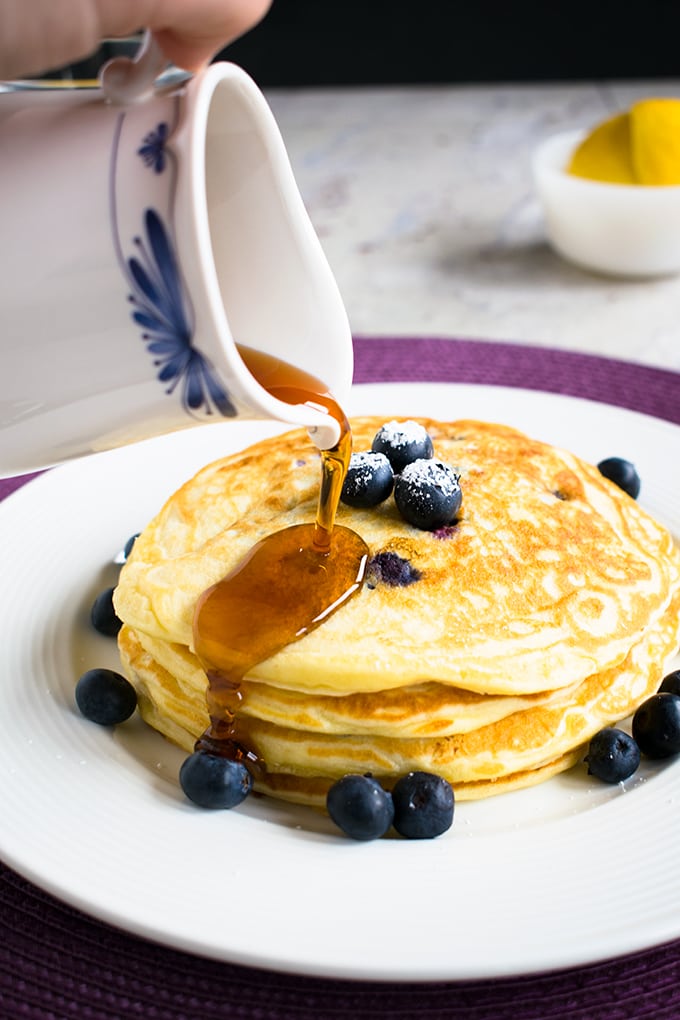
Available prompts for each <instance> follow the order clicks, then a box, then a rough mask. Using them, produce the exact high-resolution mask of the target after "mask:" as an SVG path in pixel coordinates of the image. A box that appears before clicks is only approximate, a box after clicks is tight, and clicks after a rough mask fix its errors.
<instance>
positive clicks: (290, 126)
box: [267, 80, 680, 371]
mask: <svg viewBox="0 0 680 1020" xmlns="http://www.w3.org/2000/svg"><path fill="white" fill-rule="evenodd" d="M643 95H678V96H680V80H677V81H664V82H655V83H653V84H648V83H634V84H633V83H607V82H600V83H593V84H587V83H583V84H576V85H575V84H568V85H567V84H565V85H562V84H552V85H551V84H544V85H486V86H477V85H475V86H441V87H429V86H423V87H415V88H413V87H409V88H402V87H393V88H387V87H385V88H366V89H364V88H357V89H327V90H290V91H288V90H271V91H268V92H267V98H268V100H269V102H270V104H271V106H272V109H273V111H274V114H275V116H276V118H277V120H278V122H279V126H280V128H281V132H282V134H283V137H284V141H285V143H286V146H287V148H288V152H289V155H290V158H291V162H292V165H293V169H294V171H295V175H296V177H297V181H298V185H299V187H300V190H301V192H302V196H303V198H304V200H305V203H306V205H307V208H308V211H309V214H310V216H311V219H312V222H313V224H314V226H315V228H316V231H317V233H318V235H319V238H320V239H321V242H322V244H323V246H324V250H325V252H326V255H327V257H328V259H329V261H330V264H331V266H332V268H333V271H334V273H335V275H336V278H337V281H338V284H339V286H340V289H341V292H342V294H343V297H344V300H345V304H346V307H347V311H348V314H349V317H350V321H351V324H352V329H353V332H354V333H355V334H360V335H377V334H382V335H391V336H414V335H427V336H457V337H469V338H481V339H487V340H510V341H518V342H522V343H529V344H531V343H535V344H541V345H545V346H552V347H557V348H563V349H570V350H579V351H583V352H590V353H597V354H603V355H608V356H611V357H618V358H624V359H627V360H630V361H637V362H642V363H645V364H649V365H655V366H657V367H661V368H667V369H674V370H676V371H680V276H677V277H667V278H664V279H655V280H645V281H642V280H633V281H631V280H622V279H609V278H605V277H602V276H597V275H595V274H589V273H587V272H585V271H583V270H581V269H578V268H576V267H575V266H572V265H570V264H568V263H566V262H564V261H563V260H562V259H561V258H560V257H559V256H558V255H556V254H555V253H554V252H553V251H552V249H551V248H550V247H549V245H548V243H547V241H546V235H545V228H544V224H543V220H542V215H541V211H540V209H539V206H538V202H537V199H536V196H535V193H534V190H533V184H532V178H531V170H530V161H531V153H532V150H533V149H534V147H535V146H536V145H537V144H538V143H539V142H540V141H542V140H543V139H545V138H547V137H548V136H549V135H551V134H553V133H555V132H559V131H565V130H571V129H574V128H581V127H584V128H585V127H589V126H591V125H592V124H594V123H596V122H597V121H599V120H601V119H603V118H604V117H606V116H607V115H609V114H610V113H612V112H615V111H616V110H618V109H623V108H626V107H627V106H628V105H630V103H631V102H633V101H634V100H635V99H636V98H638V97H640V96H643Z"/></svg>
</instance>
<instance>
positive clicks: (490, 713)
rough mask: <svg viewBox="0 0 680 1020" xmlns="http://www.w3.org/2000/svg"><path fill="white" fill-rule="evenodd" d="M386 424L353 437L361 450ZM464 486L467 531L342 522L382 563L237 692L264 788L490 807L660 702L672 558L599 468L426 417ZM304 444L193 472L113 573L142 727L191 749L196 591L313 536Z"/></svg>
mask: <svg viewBox="0 0 680 1020" xmlns="http://www.w3.org/2000/svg"><path fill="white" fill-rule="evenodd" d="M383 421H384V419H382V418H380V419H378V418H375V417H373V418H360V419H356V420H354V421H353V422H352V431H353V436H354V448H355V450H361V449H368V448H370V444H371V440H372V438H373V436H374V434H375V433H376V432H377V430H378V429H379V428H380V426H381V425H382V424H383ZM420 421H421V423H422V424H423V425H424V426H425V427H426V428H427V430H428V432H429V433H430V435H431V436H432V438H433V441H434V446H435V456H436V457H437V459H439V460H442V461H444V462H446V463H448V464H450V465H452V466H453V467H455V468H456V469H457V470H458V471H459V472H460V475H461V488H462V491H463V505H462V509H461V512H460V514H459V516H458V519H457V520H456V522H455V523H454V524H453V525H451V526H448V527H445V528H442V529H439V530H438V531H435V532H427V531H421V530H419V529H417V528H414V527H412V526H411V525H409V524H407V523H406V522H405V521H404V520H403V519H402V518H401V517H400V515H399V513H398V511H397V510H396V507H395V504H394V501H393V500H392V499H391V498H390V499H388V500H387V501H385V503H383V504H381V505H380V506H379V507H376V508H373V509H370V510H356V509H351V508H349V507H345V506H341V508H340V511H339V513H338V523H340V524H344V525H345V526H347V527H350V528H352V529H354V530H355V531H356V532H358V533H359V534H360V535H361V536H362V538H363V539H364V540H365V542H366V543H367V544H368V546H369V549H370V556H371V559H370V562H369V567H368V573H367V581H366V583H365V584H364V586H363V588H362V589H361V591H360V592H359V593H358V594H357V595H356V596H355V597H354V598H353V599H352V600H350V601H349V602H348V603H347V604H346V605H344V606H343V607H342V609H341V610H339V611H338V612H336V613H335V614H334V615H333V616H331V617H330V618H329V619H328V620H326V621H325V622H324V623H323V625H322V626H320V627H318V628H317V629H316V630H314V631H312V632H311V633H308V634H306V635H305V636H304V637H303V638H301V639H300V640H299V641H297V642H295V643H294V644H292V645H289V646H288V647H286V648H285V649H283V650H282V651H281V652H278V653H277V654H276V655H274V656H272V657H271V658H270V659H268V660H266V661H265V662H263V663H260V664H258V665H257V666H256V667H255V668H254V669H253V670H252V672H251V673H250V674H249V675H248V677H247V678H246V681H245V682H244V687H243V689H244V694H245V705H244V708H243V710H242V711H243V715H244V719H245V720H246V722H247V731H248V733H249V738H250V739H251V740H252V742H253V744H254V745H255V746H256V748H257V750H258V751H259V753H260V754H261V755H262V757H263V758H264V759H265V761H266V763H267V766H268V769H269V771H268V774H267V777H266V779H265V780H262V782H261V788H262V789H266V790H268V791H269V792H272V793H275V795H277V796H283V797H286V798H288V799H294V800H302V801H304V802H313V801H314V800H318V798H319V796H320V795H321V794H320V791H323V790H324V789H325V788H326V787H327V785H328V783H329V782H330V781H332V779H333V778H338V777H339V776H340V775H342V774H344V773H346V772H348V771H371V772H373V773H374V774H375V775H376V776H379V777H382V778H384V780H385V782H387V783H389V781H390V777H392V778H394V777H395V776H397V775H399V774H402V773H403V772H407V771H409V770H411V769H414V768H418V769H421V768H422V769H425V770H427V771H435V772H438V773H439V774H441V775H443V776H444V777H445V778H447V779H449V780H450V781H451V782H452V783H453V784H454V786H455V788H456V790H457V792H458V793H459V795H461V796H483V795H485V794H487V793H489V792H496V791H498V790H501V789H508V788H515V787H518V786H520V785H527V784H528V783H530V782H534V781H538V780H539V779H540V778H543V777H545V776H546V775H548V774H553V773H554V772H555V771H558V770H559V769H561V768H565V767H568V765H569V764H571V763H572V762H573V760H574V759H575V756H576V757H577V756H578V754H579V753H580V749H581V746H582V745H583V743H584V742H586V741H587V740H588V739H589V738H590V736H591V735H592V734H593V733H594V732H595V731H596V730H597V729H598V728H599V727H600V726H601V725H604V724H605V723H606V722H611V721H615V720H617V719H621V718H623V717H625V716H626V715H628V714H629V713H630V712H631V711H632V710H633V709H634V708H635V707H636V706H637V704H639V703H640V701H641V700H644V697H646V696H647V694H649V693H652V692H653V690H655V689H656V687H657V686H658V683H659V680H660V679H661V676H662V675H663V669H664V668H665V665H666V664H667V663H668V661H669V659H670V657H671V655H672V654H673V652H674V651H675V649H676V648H677V644H678V640H679V638H678V615H679V611H678V598H679V597H680V596H678V592H679V591H680V554H679V553H678V550H677V548H676V547H675V545H674V543H673V539H672V537H671V536H670V535H669V534H668V532H667V531H666V530H665V529H664V528H662V527H661V526H660V525H659V524H658V523H656V522H655V521H654V520H653V519H652V518H651V517H650V516H649V515H648V514H646V513H645V512H644V510H643V509H642V508H641V507H640V506H639V505H638V504H637V503H636V502H635V501H634V500H632V499H630V498H629V497H628V496H626V495H625V494H624V493H623V492H622V491H621V490H620V489H618V488H617V487H616V486H614V485H613V484H612V483H611V482H609V481H608V480H607V479H605V478H603V477H602V476H601V475H600V473H599V471H598V470H597V469H596V468H595V467H593V466H591V465H589V464H586V463H584V462H583V461H581V460H579V459H578V458H576V457H574V456H573V455H572V454H569V453H567V452H565V451H562V450H558V449H555V448H554V447H551V446H549V445H547V444H543V443H540V442H538V441H535V440H532V439H529V438H527V437H526V436H524V435H522V434H521V433H519V432H517V431H515V430H513V429H510V428H507V427H504V426H501V425H493V424H485V423H480V422H473V421H460V422H453V423H448V424H447V423H440V422H434V421H431V420H427V419H420ZM319 478H320V465H319V456H318V454H317V453H316V451H315V450H313V449H312V448H311V444H310V441H309V439H308V437H307V436H306V434H305V433H303V432H302V431H295V432H289V433H286V434H285V435H283V436H280V437H276V438H274V439H269V440H265V441H264V442H262V443H258V444H256V445H255V446H253V447H250V448H249V449H248V450H245V451H243V452H241V453H238V454H235V455H233V456H230V457H227V458H224V459H223V460H221V461H218V462H216V463H214V464H211V465H209V466H207V467H206V468H204V469H203V470H202V471H200V472H199V473H198V474H197V475H196V476H195V477H194V478H193V479H191V480H190V481H189V482H187V483H186V485H184V486H183V487H182V488H181V489H180V490H179V491H178V492H177V493H175V494H174V495H173V496H172V497H171V498H170V499H169V500H168V502H167V503H166V505H165V506H164V507H163V508H162V509H161V510H160V512H159V513H158V515H157V516H156V517H155V518H154V520H153V521H152V522H151V523H150V524H149V525H148V526H147V527H146V528H145V529H144V532H143V533H142V535H141V536H140V537H139V538H138V539H137V541H136V543H135V546H134V549H133V552H132V555H131V557H130V559H129V561H128V563H127V564H126V565H125V567H124V568H123V570H122V572H121V578H120V583H119V586H118V588H117V591H116V610H117V612H118V615H119V616H120V617H121V619H122V620H123V621H124V623H125V627H124V628H123V630H122V632H121V635H120V646H121V656H122V660H123V663H124V665H125V667H126V670H127V672H128V674H129V675H130V677H131V679H132V680H133V681H134V682H135V683H136V684H137V685H138V689H139V691H140V707H141V710H142V714H143V715H144V716H145V718H147V720H148V721H149V722H150V723H151V725H153V726H155V727H156V728H158V729H159V730H160V731H161V732H163V733H165V734H166V735H167V736H169V737H170V738H171V739H173V740H175V741H176V742H177V743H179V744H180V745H182V746H184V747H186V748H187V749H190V748H191V747H192V746H193V741H194V740H195V738H196V737H197V736H199V735H200V733H201V732H202V731H203V729H204V728H205V726H206V724H207V713H206V709H205V688H206V683H207V681H206V677H205V674H204V672H203V670H202V668H201V665H200V663H199V662H198V660H197V659H196V657H195V655H194V653H193V635H192V618H193V613H194V608H195V605H196V602H197V599H198V597H199V596H200V594H201V593H202V592H203V591H204V590H205V589H207V588H208V587H210V586H211V585H212V584H214V583H215V582H217V581H218V580H220V579H221V578H222V577H224V576H225V575H226V574H227V573H228V572H229V571H230V570H231V569H232V568H233V567H234V566H235V565H236V564H237V563H238V562H239V561H240V560H241V559H242V557H243V556H244V555H245V554H246V553H248V551H249V550H250V549H251V548H252V546H253V545H254V544H255V543H256V542H257V541H259V540H260V539H261V538H263V537H264V536H266V535H267V534H270V533H271V532H273V531H275V530H278V529H280V528H283V527H287V526H289V525H293V524H299V523H305V522H311V521H313V519H314V515H315V510H316V502H317V498H318V487H319Z"/></svg>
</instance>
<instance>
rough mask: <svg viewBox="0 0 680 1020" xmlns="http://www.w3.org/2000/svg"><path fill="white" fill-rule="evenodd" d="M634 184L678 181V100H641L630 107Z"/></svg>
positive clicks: (679, 151)
mask: <svg viewBox="0 0 680 1020" xmlns="http://www.w3.org/2000/svg"><path fill="white" fill-rule="evenodd" d="M630 143H631V158H632V162H633V172H634V174H635V180H636V181H637V183H638V184H652V185H664V184H666V185H668V184H680V99H643V100H641V101H640V102H638V103H635V105H634V106H632V107H631V110H630Z"/></svg>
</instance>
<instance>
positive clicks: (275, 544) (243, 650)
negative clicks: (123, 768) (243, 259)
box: [193, 346, 368, 776]
mask: <svg viewBox="0 0 680 1020" xmlns="http://www.w3.org/2000/svg"><path fill="white" fill-rule="evenodd" d="M238 349H239V353H240V355H241V357H242V359H243V361H244V362H245V364H246V367H247V368H248V370H249V371H250V372H251V374H252V375H253V376H255V378H256V379H257V381H258V382H259V383H260V385H261V386H263V387H264V389H266V390H267V391H268V392H269V393H270V394H271V395H272V396H274V397H276V398H277V399H278V400H281V401H283V402H284V403H288V404H311V405H313V406H315V407H317V408H321V409H323V410H325V411H326V412H327V413H328V414H330V415H332V416H333V417H334V418H335V420H336V421H337V422H338V425H339V426H340V439H339V441H338V443H337V445H336V446H335V447H333V448H332V449H331V450H324V451H322V453H321V486H320V491H319V500H318V505H317V512H316V520H315V521H314V523H309V524H298V525H293V526H292V527H288V528H284V529H282V530H281V531H275V532H273V533H272V534H271V535H267V536H266V537H265V538H264V539H262V540H261V541H260V542H258V543H257V544H256V545H255V546H253V548H252V549H251V550H250V552H249V553H248V554H247V556H245V557H244V559H243V560H241V562H240V563H239V564H238V565H237V566H236V567H235V568H234V570H232V571H231V572H230V573H229V574H227V576H226V577H224V578H223V579H222V580H221V581H218V582H217V584H215V585H213V586H212V587H211V588H208V589H207V591H205V592H204V593H203V594H202V595H201V596H200V598H199V600H198V603H197V605H196V610H195V613H194V625H193V626H194V647H195V649H196V654H197V656H198V658H199V659H200V661H201V664H202V666H203V668H204V669H205V672H206V674H207V677H208V692H207V700H208V713H209V716H210V725H209V727H208V729H207V730H206V732H205V733H204V734H203V736H202V737H200V739H199V740H198V742H197V744H196V749H197V750H204V751H210V752H211V753H213V754H221V755H223V756H225V757H229V758H235V759H237V760H239V761H243V762H244V764H246V765H247V767H248V768H249V769H250V771H251V772H252V773H253V775H254V776H256V775H257V774H258V772H262V771H263V770H264V768H265V766H264V762H263V761H262V760H261V759H260V757H259V755H258V754H257V750H256V748H254V747H253V746H252V741H251V740H250V738H249V734H248V722H247V717H246V716H245V715H244V714H242V713H240V712H239V708H240V707H241V705H242V701H243V692H242V689H241V685H242V681H243V678H244V677H245V676H246V675H247V674H248V673H249V671H250V670H252V669H253V667H254V666H256V665H257V664H258V663H259V662H263V661H264V660H265V659H268V658H269V657H270V656H271V655H274V653H275V652H278V651H280V650H281V649H282V648H285V647H286V645H289V644H292V642H294V641H297V640H298V639H299V638H301V637H302V636H303V635H304V634H306V633H308V632H309V631H310V630H313V629H314V628H315V627H317V626H319V624H320V623H322V622H323V621H324V620H325V619H327V618H328V617H329V616H330V615H331V614H332V613H333V612H335V610H336V609H338V608H339V607H340V606H341V605H343V604H344V603H345V602H346V601H347V600H348V599H349V598H351V597H352V595H354V594H355V593H356V592H357V591H358V590H359V589H360V587H361V584H362V580H363V575H364V570H365V566H366V559H367V555H368V547H367V546H366V544H365V542H364V541H363V539H362V538H360V537H359V535H357V534H356V533H355V532H353V531H351V530H350V529H349V528H345V527H342V526H340V525H335V523H334V522H335V515H336V511H337V508H338V503H339V501H340V493H341V490H342V483H343V481H344V478H345V474H346V472H347V467H348V465H349V459H350V456H351V451H352V436H351V432H350V428H349V423H348V421H347V418H346V416H345V414H344V412H343V411H342V409H341V408H340V406H339V405H338V404H337V402H336V401H335V400H334V398H333V397H332V395H331V394H330V393H329V392H328V390H327V389H326V387H325V386H324V384H323V383H321V382H320V381H319V380H318V379H315V378H314V377H313V376H311V375H309V374H308V373H306V372H303V371H301V370H299V369H296V368H294V367H293V366H291V365H288V364H286V363H285V362H282V361H279V360H278V359H277V358H273V357H271V356H270V355H266V354H262V353H261V352H259V351H253V350H252V349H250V348H247V347H241V346H239V348H238ZM277 483H278V480H275V482H274V484H277ZM283 484H285V480H283Z"/></svg>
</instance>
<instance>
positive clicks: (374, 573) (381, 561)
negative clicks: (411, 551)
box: [366, 552, 422, 588]
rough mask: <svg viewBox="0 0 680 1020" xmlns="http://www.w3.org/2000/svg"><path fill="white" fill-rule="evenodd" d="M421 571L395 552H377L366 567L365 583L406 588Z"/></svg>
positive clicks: (416, 579)
mask: <svg viewBox="0 0 680 1020" xmlns="http://www.w3.org/2000/svg"><path fill="white" fill-rule="evenodd" d="M421 576H422V575H421V573H420V571H419V570H418V568H417V567H414V566H413V564H412V563H411V562H410V561H409V560H405V559H404V557H403V556H399V554H398V553H395V552H379V553H376V554H375V556H373V557H372V559H371V560H370V562H369V564H368V566H367V568H366V584H367V585H368V587H369V588H375V587H377V585H379V584H386V585H388V586H389V587H390V588H407V587H408V586H409V584H415V582H416V581H419V580H420V578H421Z"/></svg>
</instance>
